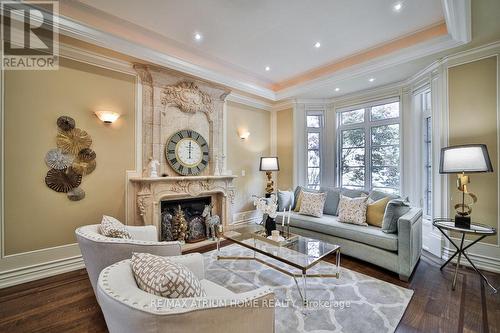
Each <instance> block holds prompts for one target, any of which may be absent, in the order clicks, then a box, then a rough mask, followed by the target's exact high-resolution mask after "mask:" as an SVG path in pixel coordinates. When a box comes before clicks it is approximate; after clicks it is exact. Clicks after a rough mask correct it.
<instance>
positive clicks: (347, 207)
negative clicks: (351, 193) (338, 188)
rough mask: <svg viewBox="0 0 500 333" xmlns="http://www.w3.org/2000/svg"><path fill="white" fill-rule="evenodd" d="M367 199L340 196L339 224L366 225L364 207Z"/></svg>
mask: <svg viewBox="0 0 500 333" xmlns="http://www.w3.org/2000/svg"><path fill="white" fill-rule="evenodd" d="M367 200H368V197H360V198H349V197H346V196H344V195H341V196H340V201H339V218H338V220H339V222H344V223H352V224H357V225H368V224H367V223H366V206H367Z"/></svg>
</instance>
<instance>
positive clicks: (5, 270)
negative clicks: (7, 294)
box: [0, 243, 85, 289]
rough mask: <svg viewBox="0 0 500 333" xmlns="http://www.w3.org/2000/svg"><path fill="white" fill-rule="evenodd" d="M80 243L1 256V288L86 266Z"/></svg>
mask: <svg viewBox="0 0 500 333" xmlns="http://www.w3.org/2000/svg"><path fill="white" fill-rule="evenodd" d="M84 267H85V266H84V263H83V259H82V256H81V253H80V248H79V247H78V244H76V243H74V244H67V245H61V246H55V247H51V248H46V249H40V250H35V251H29V252H23V253H16V254H12V255H7V256H4V257H2V258H0V289H1V288H6V287H10V286H13V285H17V284H21V283H25V282H29V281H34V280H38V279H43V278H46V277H49V276H53V275H58V274H62V273H66V272H70V271H73V270H77V269H81V268H84Z"/></svg>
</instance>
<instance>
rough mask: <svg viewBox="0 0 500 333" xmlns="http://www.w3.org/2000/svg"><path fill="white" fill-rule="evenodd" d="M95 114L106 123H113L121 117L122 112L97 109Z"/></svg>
mask: <svg viewBox="0 0 500 333" xmlns="http://www.w3.org/2000/svg"><path fill="white" fill-rule="evenodd" d="M95 115H96V116H97V118H99V119H100V120H101V121H102V122H103V123H105V124H111V123H114V122H115V121H116V119H118V118H119V117H120V114H119V113H117V112H113V111H96V112H95Z"/></svg>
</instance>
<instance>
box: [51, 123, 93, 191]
mask: <svg viewBox="0 0 500 333" xmlns="http://www.w3.org/2000/svg"><path fill="white" fill-rule="evenodd" d="M56 123H57V127H59V131H58V133H57V138H56V144H57V148H54V149H51V150H49V151H48V152H47V154H46V155H45V163H46V164H47V166H48V167H49V168H50V170H49V171H48V172H47V175H46V176H45V184H46V185H47V187H49V188H50V189H52V190H54V191H56V192H60V193H67V197H68V199H69V200H71V201H80V200H82V199H84V198H85V191H84V190H83V189H82V188H80V187H79V186H80V184H81V182H82V177H83V176H85V175H88V174H90V173H92V172H93V171H94V170H95V168H96V166H97V162H96V153H95V151H93V150H92V149H91V148H90V146H91V145H92V138H91V137H90V136H89V135H88V134H87V132H85V131H84V130H82V129H80V128H75V120H74V119H73V118H71V117H68V116H61V117H59V118H57V122H56Z"/></svg>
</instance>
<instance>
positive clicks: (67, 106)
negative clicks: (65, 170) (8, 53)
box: [5, 59, 135, 254]
mask: <svg viewBox="0 0 500 333" xmlns="http://www.w3.org/2000/svg"><path fill="white" fill-rule="evenodd" d="M134 87H135V78H134V77H133V76H130V75H126V74H122V73H118V72H114V71H110V70H106V69H102V68H98V67H94V66H91V65H88V64H84V63H79V62H75V61H70V60H65V59H61V67H60V69H59V70H58V71H6V72H5V250H6V254H14V253H20V252H25V251H31V250H37V249H42V248H47V247H53V246H58V245H64V244H70V243H74V242H75V237H74V230H75V228H76V227H78V226H81V225H85V224H92V223H99V222H100V219H101V216H102V214H109V215H113V216H116V217H117V218H119V219H122V220H123V219H124V217H125V199H124V198H125V171H126V170H131V169H134V155H135V143H134V139H135V134H134V128H135V114H134V113H135V112H134V105H135V88H134ZM101 107H106V108H109V109H112V110H114V111H117V112H119V113H120V114H121V115H122V116H121V117H120V118H119V119H118V121H117V122H116V123H114V124H112V125H110V126H108V125H104V124H103V123H102V122H101V121H99V120H98V119H97V117H95V116H94V114H93V111H94V110H96V109H97V108H101ZM60 115H68V116H71V117H73V118H74V119H75V120H76V124H77V127H79V128H82V129H84V130H85V131H87V132H88V133H89V134H90V136H91V137H92V139H93V144H92V148H93V149H94V150H95V151H96V153H97V168H96V170H95V171H94V172H93V173H92V174H90V175H88V176H85V177H84V178H83V181H82V184H81V187H82V188H83V189H84V190H85V192H86V197H85V199H83V200H82V201H78V202H72V201H69V200H68V199H67V197H66V195H65V194H62V193H56V192H54V191H52V190H51V189H49V188H48V187H47V186H46V185H45V183H44V178H45V175H46V172H47V171H48V168H47V166H46V165H45V162H44V157H45V154H46V152H47V151H48V150H49V149H51V148H54V147H55V145H56V141H55V138H56V134H57V126H56V119H57V117H59V116H60Z"/></svg>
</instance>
